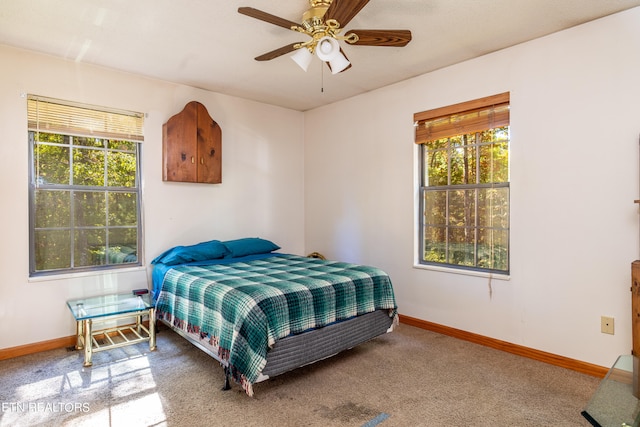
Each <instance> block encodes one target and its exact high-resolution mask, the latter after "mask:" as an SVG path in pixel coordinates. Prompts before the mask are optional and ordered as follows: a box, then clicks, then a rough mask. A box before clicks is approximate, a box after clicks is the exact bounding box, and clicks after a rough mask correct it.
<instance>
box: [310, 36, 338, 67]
mask: <svg viewBox="0 0 640 427" xmlns="http://www.w3.org/2000/svg"><path fill="white" fill-rule="evenodd" d="M316 55H318V58H320V59H321V60H323V61H325V62H326V61H331V60H332V59H334V58H335V57H336V55H340V46H339V45H338V40H336V39H334V38H333V37H327V36H325V37H323V38H321V39H320V40H319V41H318V44H317V46H316Z"/></svg>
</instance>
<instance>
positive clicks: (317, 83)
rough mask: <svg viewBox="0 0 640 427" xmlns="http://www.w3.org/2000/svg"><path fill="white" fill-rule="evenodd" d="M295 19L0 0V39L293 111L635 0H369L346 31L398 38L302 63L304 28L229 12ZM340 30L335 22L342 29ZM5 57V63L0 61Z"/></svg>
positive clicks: (296, 4) (223, 7)
mask: <svg viewBox="0 0 640 427" xmlns="http://www.w3.org/2000/svg"><path fill="white" fill-rule="evenodd" d="M240 6H249V7H253V8H256V9H260V10H262V11H265V12H268V13H270V14H272V15H276V16H279V17H281V18H285V19H288V20H290V21H294V22H301V17H302V13H303V12H304V11H305V10H306V9H308V7H309V3H308V1H307V0H286V1H283V0H280V1H277V2H276V1H265V0H187V1H185V0H181V1H176V0H64V1H52V0H0V44H5V45H10V46H15V47H19V48H24V49H29V50H34V51H38V52H43V53H46V54H50V55H54V56H57V57H61V58H65V59H67V60H70V61H78V62H83V63H88V64H96V65H100V66H105V67H109V68H114V69H117V70H122V71H127V72H131V73H136V74H142V75H145V76H150V77H154V78H158V79H162V80H167V81H171V82H175V83H181V84H185V85H189V86H194V87H198V88H203V89H207V90H211V91H215V92H219V93H225V94H229V95H233V96H238V97H242V98H248V99H253V100H256V101H260V102H266V103H270V104H274V105H279V106H283V107H287V108H291V109H296V110H300V111H305V110H308V109H311V108H315V107H318V106H321V105H325V104H329V103H332V102H335V101H338V100H341V99H345V98H349V97H351V96H354V95H358V94H360V93H363V92H367V91H370V90H373V89H377V88H380V87H383V86H386V85H389V84H392V83H395V82H398V81H402V80H405V79H408V78H410V77H413V76H417V75H420V74H424V73H427V72H429V71H433V70H436V69H439V68H442V67H445V66H448V65H451V64H454V63H458V62H460V61H464V60H466V59H470V58H473V57H477V56H480V55H483V54H486V53H489V52H493V51H496V50H499V49H503V48H505V47H508V46H513V45H515V44H518V43H522V42H524V41H527V40H531V39H534V38H537V37H540V36H543V35H546V34H550V33H553V32H556V31H559V30H562V29H565V28H569V27H573V26H575V25H578V24H581V23H584V22H587V21H591V20H593V19H596V18H600V17H603V16H607V15H610V14H612V13H616V12H619V11H622V10H625V9H629V8H632V7H636V6H640V0H371V1H370V2H369V4H368V5H367V6H365V7H364V9H362V11H361V12H360V13H359V14H358V15H356V17H355V18H354V19H353V20H352V21H351V22H350V23H349V24H348V25H347V28H346V29H347V30H348V29H356V28H357V29H408V30H411V32H412V35H413V40H412V41H411V42H410V43H409V44H408V45H407V46H406V47H402V48H396V47H370V46H349V45H345V44H344V42H341V43H342V44H341V46H342V48H343V50H344V51H345V53H346V54H347V56H348V58H349V60H350V61H351V62H352V64H353V67H352V68H351V69H349V70H347V71H345V72H343V73H340V74H337V75H332V74H331V73H330V72H329V70H328V69H327V67H326V66H324V67H323V66H322V64H321V62H320V61H319V60H318V59H317V58H316V59H314V62H313V63H312V64H311V66H310V67H309V70H308V71H307V72H306V73H305V72H304V71H302V69H300V68H299V67H298V66H297V65H296V64H295V63H294V62H293V61H292V60H291V59H289V56H290V54H289V55H284V56H281V57H279V58H276V59H273V60H271V61H266V62H258V61H255V60H254V59H253V58H254V57H256V56H258V55H261V54H263V53H266V52H269V51H271V50H273V49H276V48H279V47H281V46H284V45H288V44H290V43H293V42H298V41H306V40H308V37H307V36H305V35H303V34H300V33H297V32H294V31H289V30H286V29H284V28H282V27H278V26H276V25H272V24H269V23H266V22H263V21H259V20H256V19H253V18H250V17H248V16H245V15H241V14H239V13H237V10H238V7H240ZM343 33H344V32H343ZM2 66H6V64H2Z"/></svg>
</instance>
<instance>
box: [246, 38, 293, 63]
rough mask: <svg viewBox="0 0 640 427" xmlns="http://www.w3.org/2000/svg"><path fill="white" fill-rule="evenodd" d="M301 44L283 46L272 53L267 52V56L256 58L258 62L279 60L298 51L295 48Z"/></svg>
mask: <svg viewBox="0 0 640 427" xmlns="http://www.w3.org/2000/svg"><path fill="white" fill-rule="evenodd" d="M297 44H300V42H297V43H291V44H288V45H286V46H282V47H281V48H278V49H275V50H272V51H271V52H267V53H265V54H262V55H260V56H256V61H269V60H270V59H274V58H277V57H279V56H282V55H285V54H287V53H289V52H293V51H294V50H296V49H295V48H294V46H295V45H297Z"/></svg>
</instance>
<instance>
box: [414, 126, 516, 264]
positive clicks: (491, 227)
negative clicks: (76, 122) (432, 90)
mask: <svg viewBox="0 0 640 427" xmlns="http://www.w3.org/2000/svg"><path fill="white" fill-rule="evenodd" d="M422 153H423V154H422V158H423V165H422V171H423V177H422V181H423V184H422V195H423V200H422V204H423V227H422V230H423V259H422V261H423V262H425V263H435V264H448V265H452V266H457V267H463V268H471V269H476V270H483V271H496V272H508V271H509V127H508V126H504V127H497V128H493V129H488V130H485V131H482V132H476V133H471V134H465V135H456V136H454V137H450V138H442V139H437V140H434V141H429V142H427V143H425V144H423V145H422Z"/></svg>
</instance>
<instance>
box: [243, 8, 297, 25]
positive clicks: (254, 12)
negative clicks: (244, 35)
mask: <svg viewBox="0 0 640 427" xmlns="http://www.w3.org/2000/svg"><path fill="white" fill-rule="evenodd" d="M238 13H241V14H243V15H247V16H250V17H252V18H255V19H259V20H261V21H265V22H268V23H270V24H273V25H277V26H279V27H282V28H286V29H287V30H290V29H291V27H298V26H300V25H299V24H297V23H295V22H293V21H289V20H288V19H284V18H280V17H279V16H275V15H272V14H270V13H267V12H263V11H261V10H258V9H254V8H252V7H239V8H238Z"/></svg>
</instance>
